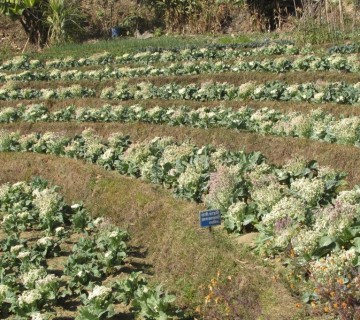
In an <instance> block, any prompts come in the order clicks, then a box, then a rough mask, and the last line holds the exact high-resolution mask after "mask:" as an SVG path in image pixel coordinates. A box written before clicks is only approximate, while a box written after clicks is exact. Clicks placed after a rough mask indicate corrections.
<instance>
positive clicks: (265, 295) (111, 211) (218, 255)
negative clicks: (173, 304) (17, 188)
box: [0, 153, 299, 320]
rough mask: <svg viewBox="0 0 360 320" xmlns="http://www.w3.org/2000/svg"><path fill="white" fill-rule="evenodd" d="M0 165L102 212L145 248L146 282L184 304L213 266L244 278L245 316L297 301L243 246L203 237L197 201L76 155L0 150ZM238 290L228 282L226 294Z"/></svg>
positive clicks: (285, 309) (219, 236) (194, 301)
mask: <svg viewBox="0 0 360 320" xmlns="http://www.w3.org/2000/svg"><path fill="white" fill-rule="evenodd" d="M0 163H1V168H0V183H4V182H7V181H10V182H15V181H19V180H24V179H29V178H31V177H33V176H41V177H42V178H45V179H47V180H49V181H50V182H51V183H52V184H56V185H59V186H60V187H62V190H61V192H62V193H63V194H64V195H65V199H66V200H67V201H68V202H71V201H74V202H76V201H80V200H83V201H84V203H85V205H86V206H87V207H88V208H89V209H90V210H91V212H92V213H93V214H94V215H95V216H98V215H105V216H107V217H110V218H111V219H113V221H114V222H115V223H116V224H118V225H119V226H121V227H124V228H127V229H128V230H129V232H130V234H131V236H132V240H131V242H130V244H131V245H132V246H133V247H136V248H138V250H139V249H141V250H142V251H143V252H146V254H145V255H144V257H143V258H144V259H143V263H144V264H147V265H150V266H151V270H152V271H153V278H152V281H153V282H154V283H159V282H162V283H164V284H165V287H166V288H168V289H170V290H172V291H173V292H174V293H176V295H177V296H178V301H179V303H180V304H182V305H184V306H187V307H190V308H195V307H196V306H197V305H198V304H202V303H203V300H204V294H205V293H204V291H205V290H204V287H206V286H207V284H208V283H209V281H210V279H211V278H213V277H215V276H216V273H217V271H218V270H221V272H222V274H223V275H225V276H227V275H232V276H233V277H234V282H233V283H234V284H236V283H238V282H239V281H241V282H243V281H242V279H246V283H248V286H245V287H244V288H242V293H243V294H244V295H246V296H247V298H248V299H250V300H251V301H252V306H253V307H254V309H253V310H252V309H250V311H249V316H248V317H247V319H255V318H256V319H258V318H259V319H274V320H275V319H276V320H277V319H284V320H285V319H286V320H287V319H291V318H293V316H294V315H295V314H297V313H298V312H299V311H296V309H295V307H294V306H295V303H296V302H297V301H296V300H295V299H294V298H293V297H291V295H290V294H289V292H288V291H287V290H286V289H285V288H284V286H283V285H282V284H281V283H280V282H278V281H276V277H274V271H273V270H272V269H270V268H266V267H264V266H263V265H262V263H261V262H260V261H259V259H257V258H256V257H254V256H252V255H251V254H250V253H248V252H247V250H246V247H245V246H244V245H242V246H239V244H237V243H236V242H235V241H233V240H232V239H231V237H229V236H228V235H227V234H225V232H224V231H222V230H221V229H217V230H215V232H214V233H213V234H210V233H209V232H208V231H207V230H201V229H200V228H199V226H198V217H197V212H198V211H199V210H200V209H201V208H202V206H200V205H196V204H195V203H191V202H187V201H183V200H179V199H175V198H174V197H173V196H172V195H170V193H169V192H168V191H167V190H164V189H162V188H160V187H156V186H154V185H150V184H147V183H144V182H142V181H140V180H133V179H130V178H127V177H123V176H120V175H119V174H117V173H116V172H107V171H104V170H102V169H100V168H99V167H97V166H94V165H89V164H85V163H83V162H82V161H78V160H73V159H66V158H56V157H54V156H48V155H40V154H26V153H0ZM236 279H239V281H237V280H236ZM238 289H239V288H238V287H237V286H236V285H231V284H229V286H228V290H229V292H235V293H236V290H238ZM219 307H221V306H219ZM243 307H244V308H246V307H247V306H246V305H244V306H243Z"/></svg>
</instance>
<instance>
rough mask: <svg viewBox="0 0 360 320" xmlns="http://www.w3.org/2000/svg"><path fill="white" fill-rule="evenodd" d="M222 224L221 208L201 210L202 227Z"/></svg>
mask: <svg viewBox="0 0 360 320" xmlns="http://www.w3.org/2000/svg"><path fill="white" fill-rule="evenodd" d="M220 224H221V213H220V210H219V209H216V210H206V211H201V212H200V227H201V228H207V227H213V226H218V225H220Z"/></svg>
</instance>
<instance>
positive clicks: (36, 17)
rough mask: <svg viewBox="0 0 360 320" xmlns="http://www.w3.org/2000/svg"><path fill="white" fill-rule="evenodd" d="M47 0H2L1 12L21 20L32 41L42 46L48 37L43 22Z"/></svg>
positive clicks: (0, 3)
mask: <svg viewBox="0 0 360 320" xmlns="http://www.w3.org/2000/svg"><path fill="white" fill-rule="evenodd" d="M47 2H48V1H47V0H0V13H1V14H4V15H6V16H8V17H10V18H11V19H13V20H18V21H20V23H21V25H22V26H23V28H24V30H25V32H26V34H27V35H28V39H29V41H30V42H31V43H34V44H38V45H39V46H42V45H44V44H45V42H46V39H47V27H46V26H45V24H44V23H43V16H44V7H45V6H46V5H47Z"/></svg>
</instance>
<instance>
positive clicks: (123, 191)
mask: <svg viewBox="0 0 360 320" xmlns="http://www.w3.org/2000/svg"><path fill="white" fill-rule="evenodd" d="M358 52H359V47H358V46H357V45H348V46H339V47H333V48H331V49H330V50H326V49H323V50H320V49H316V50H315V49H313V48H311V47H306V48H297V47H296V46H294V45H292V44H289V43H288V42H278V43H276V44H275V43H274V44H269V43H267V42H264V43H261V45H259V46H257V45H255V44H253V45H249V46H244V45H238V46H237V45H231V46H220V45H209V46H205V45H203V46H198V47H194V46H193V47H189V48H172V49H164V48H151V49H146V50H142V51H138V52H134V51H132V52H130V51H129V52H128V53H125V54H124V53H121V54H119V55H116V54H110V53H104V52H98V53H95V54H92V55H91V56H88V57H78V56H75V57H66V58H59V59H53V58H44V57H42V56H40V55H39V57H36V58H34V57H31V58H29V57H25V56H24V57H14V58H12V59H11V60H7V61H2V62H1V63H0V106H1V108H0V126H1V131H0V151H1V153H0V159H1V164H2V165H1V167H0V182H1V183H7V184H4V185H3V186H2V187H0V212H1V215H2V216H3V223H2V229H1V233H0V238H1V239H2V240H1V255H0V259H1V260H0V261H1V265H2V268H3V269H2V270H3V271H2V273H1V274H0V281H1V285H0V289H1V290H0V302H2V307H1V311H0V316H1V317H3V318H11V317H12V316H14V315H17V316H19V317H24V319H25V318H26V319H28V318H31V319H47V318H54V317H55V318H58V319H60V318H64V317H68V318H76V319H106V318H111V319H137V318H139V319H141V318H142V319H178V318H183V319H360V296H359V292H360V276H359V266H360V188H359V187H358V186H357V184H359V182H360V169H359V168H360V160H359V159H360V157H359V155H360V150H359V146H360V112H359V111H358V107H359V105H360V82H358V81H359V77H358V75H359V72H360V60H359V54H358ZM35 176H38V177H41V178H42V179H46V181H48V182H45V181H44V180H41V179H39V178H37V179H35V180H31V179H33V177H35ZM22 180H26V181H27V182H21V183H17V184H13V183H16V182H17V181H22ZM54 185H58V186H60V187H61V188H62V190H63V193H64V198H62V196H60V195H59V194H58V193H56V191H55V189H54V188H53V187H52V186H54ZM42 193H44V197H41V196H40V195H41V194H42ZM51 196H52V198H51ZM47 197H49V200H47ZM51 199H53V200H51ZM54 199H55V200H56V201H55V200H54ZM41 201H43V202H44V203H45V204H44V205H42V204H41ZM51 201H53V202H51ZM65 201H66V202H69V203H81V204H76V205H73V206H69V205H66V204H65ZM83 205H85V206H86V207H87V208H89V212H90V213H88V212H87V211H85V209H83ZM44 208H45V209H44ZM205 208H208V209H220V210H221V213H222V226H221V227H218V228H215V230H213V231H212V232H211V233H209V232H208V231H207V230H201V229H200V228H199V222H198V212H199V211H200V210H203V209H205ZM42 210H43V211H44V212H43V211H42ZM25 213H27V214H25ZM44 217H51V219H50V218H44ZM95 217H102V219H103V220H104V221H105V223H104V222H102V224H100V225H101V226H102V227H100V228H99V227H97V226H98V225H99V223H98V222H96V223H95V222H94V221H98V220H94V219H95ZM44 219H45V220H44ZM49 219H50V220H49ZM59 228H60V229H59ZM61 228H62V229H61ZM119 228H120V229H119ZM57 230H62V231H61V233H59V232H60V231H57ZM115 231H116V232H118V234H119V235H120V234H121V235H122V237H123V238H121V239H118V240H116V241H115V240H114V241H113V242H112V240H111V237H110V236H109V234H112V233H114V232H115ZM114 235H115V233H114ZM125 235H126V236H125ZM129 235H130V236H129ZM44 237H45V238H46V239H45V240H46V241H47V242H46V241H45V240H43V239H44ZM119 237H120V236H119ZM43 242H44V243H45V242H46V248H43V247H41V245H42V243H43ZM119 245H120V246H122V247H121V248H118V247H116V246H119ZM14 248H15V249H14ZM55 249H56V250H55ZM120 249H121V250H120ZM78 251H81V252H82V251H84V252H85V253H86V254H84V255H83V256H81V254H80V253H79V252H78ZM23 252H28V253H27V254H28V256H27V257H31V258H29V259H27V260H26V259H25V260H24V261H23V260H21V259H20V258H19V255H20V256H22V255H23ZM115 253H116V254H115ZM55 254H57V255H58V257H54V255H55ZM54 261H56V263H57V265H56V266H54ZM80 269H81V270H80ZM33 270H37V271H36V272H37V273H36V272H35V271H33ZM39 270H40V271H39ZM140 271H141V272H142V274H140V273H136V272H140ZM31 272H33V273H36V276H34V279H32V280H31V281H28V280H27V278H26V275H27V274H31ZM18 274H21V276H20V277H17V275H18ZM79 274H80V276H79ZM83 274H86V275H87V276H86V277H85V276H84V277H83ZM47 278H49V279H50V278H51V281H52V282H51V288H50V289H49V288H48V287H46V288H45V289H46V290H45V289H44V288H43V287H42V283H44V279H47ZM24 279H25V280H24ZM49 283H50V282H49ZM159 284H161V285H162V286H161V287H160V286H159ZM168 292H171V294H169V293H168ZM29 295H30V296H31V297H30V298H29Z"/></svg>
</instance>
